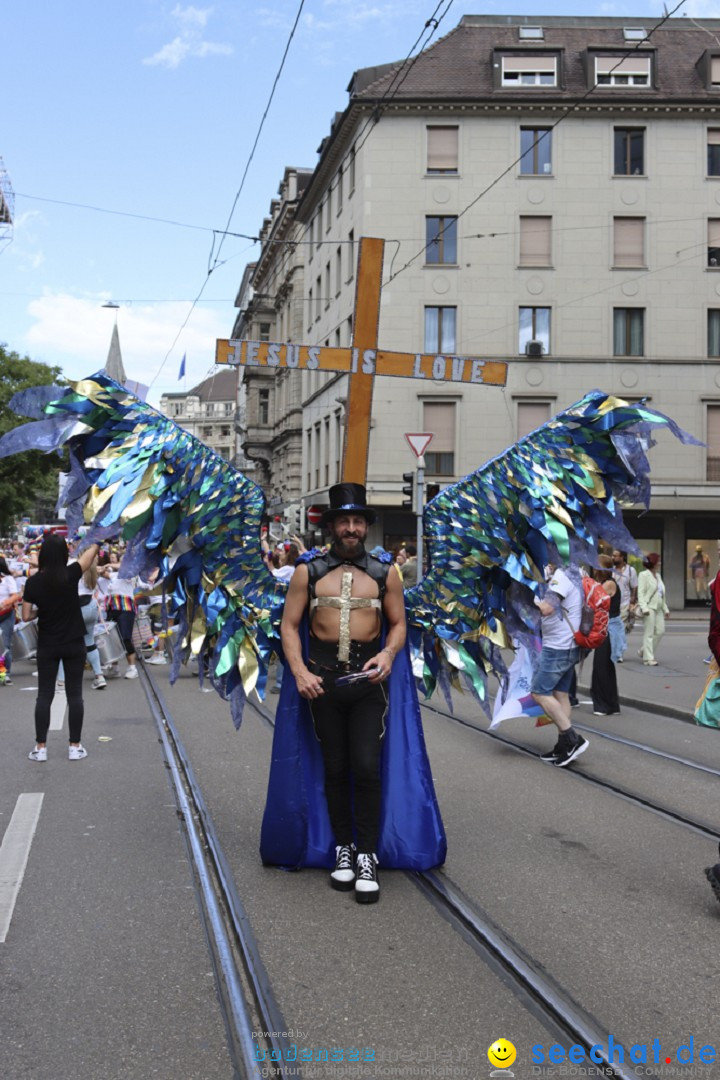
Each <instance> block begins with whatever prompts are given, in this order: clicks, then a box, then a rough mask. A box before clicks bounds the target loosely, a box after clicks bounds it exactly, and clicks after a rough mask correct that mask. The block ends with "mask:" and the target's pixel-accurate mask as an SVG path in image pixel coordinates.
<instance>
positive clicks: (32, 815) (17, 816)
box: [0, 793, 45, 944]
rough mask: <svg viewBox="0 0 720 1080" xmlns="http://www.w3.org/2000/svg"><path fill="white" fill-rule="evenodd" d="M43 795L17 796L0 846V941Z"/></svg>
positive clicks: (19, 881)
mask: <svg viewBox="0 0 720 1080" xmlns="http://www.w3.org/2000/svg"><path fill="white" fill-rule="evenodd" d="M44 798H45V796H44V795H42V794H28V793H25V794H23V795H18V801H17V803H16V804H15V809H14V810H13V816H12V817H11V818H10V824H9V825H8V827H7V829H6V830H5V835H4V837H3V842H2V844H1V845H0V944H2V943H3V942H4V941H5V938H6V937H7V934H8V930H9V929H10V920H11V918H12V913H13V911H14V909H15V901H16V900H17V896H18V893H19V892H20V886H21V885H22V879H23V877H24V876H25V867H26V866H27V861H28V855H29V854H30V845H31V844H32V840H33V836H34V835H35V830H36V828H37V823H38V821H39V819H40V808H41V807H42V801H43V799H44Z"/></svg>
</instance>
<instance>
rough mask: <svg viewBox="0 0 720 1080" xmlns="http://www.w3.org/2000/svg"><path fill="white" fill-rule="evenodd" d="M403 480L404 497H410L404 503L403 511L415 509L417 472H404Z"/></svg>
mask: <svg viewBox="0 0 720 1080" xmlns="http://www.w3.org/2000/svg"><path fill="white" fill-rule="evenodd" d="M402 478H403V489H402V493H403V495H406V496H408V497H407V498H406V499H403V501H402V507H403V510H414V509H415V472H414V471H413V472H404V473H403V474H402Z"/></svg>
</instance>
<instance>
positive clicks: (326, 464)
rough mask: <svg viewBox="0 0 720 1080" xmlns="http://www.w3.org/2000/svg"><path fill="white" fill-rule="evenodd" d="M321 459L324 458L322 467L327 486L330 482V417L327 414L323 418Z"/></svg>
mask: <svg viewBox="0 0 720 1080" xmlns="http://www.w3.org/2000/svg"><path fill="white" fill-rule="evenodd" d="M323 460H324V465H323V469H324V472H325V487H327V486H328V484H329V483H330V417H329V416H327V417H326V418H325V446H324V453H323Z"/></svg>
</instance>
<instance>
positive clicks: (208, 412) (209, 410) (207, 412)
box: [205, 401, 215, 416]
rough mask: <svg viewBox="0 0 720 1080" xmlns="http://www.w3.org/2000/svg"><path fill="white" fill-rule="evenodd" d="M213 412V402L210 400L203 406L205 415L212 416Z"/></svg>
mask: <svg viewBox="0 0 720 1080" xmlns="http://www.w3.org/2000/svg"><path fill="white" fill-rule="evenodd" d="M214 412H215V403H214V402H212V401H211V402H210V403H209V404H208V405H206V406H205V415H206V416H212V414H213V413H214Z"/></svg>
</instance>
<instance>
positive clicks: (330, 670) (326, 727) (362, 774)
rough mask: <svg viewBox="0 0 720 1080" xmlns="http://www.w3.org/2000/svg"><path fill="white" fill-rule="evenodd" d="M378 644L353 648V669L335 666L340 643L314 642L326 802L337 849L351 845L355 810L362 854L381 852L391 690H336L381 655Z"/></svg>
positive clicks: (365, 686) (313, 707) (315, 712)
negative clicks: (383, 752)
mask: <svg viewBox="0 0 720 1080" xmlns="http://www.w3.org/2000/svg"><path fill="white" fill-rule="evenodd" d="M379 648H380V642H379V640H377V639H376V640H375V641H369V642H353V643H352V648H351V661H350V664H349V665H340V664H338V662H337V642H324V641H318V640H317V639H316V638H312V637H311V639H310V661H309V665H308V666H309V668H310V670H311V671H312V673H313V674H314V675H320V676H321V677H322V680H323V691H324V693H323V694H321V696H320V697H317V698H314V699H313V700H312V701H310V702H309V705H310V711H311V713H312V718H313V724H314V726H315V734H316V736H317V738H318V740H319V742H320V746H321V748H322V754H323V761H324V765H325V797H326V799H327V805H328V813H329V815H330V824H331V825H332V829H333V832H334V834H335V843H336V844H351V843H352V842H353V804H354V811H355V815H354V816H355V834H356V840H357V847H358V851H364V852H373V851H376V850H377V841H378V831H379V828H380V800H381V785H380V750H381V746H382V738H383V735H384V734H385V717H386V715H387V701H388V699H387V687H386V686H385V684H384V683H375V684H373V683H369V682H361V683H359V684H356V685H351V686H336V685H335V683H336V680H337V679H338V678H339V677H340V676H341V675H344V674H346V673H347V672H348V671H360V670H361V669H362V667H363V665H364V664H365V663H366V662H367V661H368V660H369V659H371V657H373V656H375V655H376V653H377V652H378V651H379Z"/></svg>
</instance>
